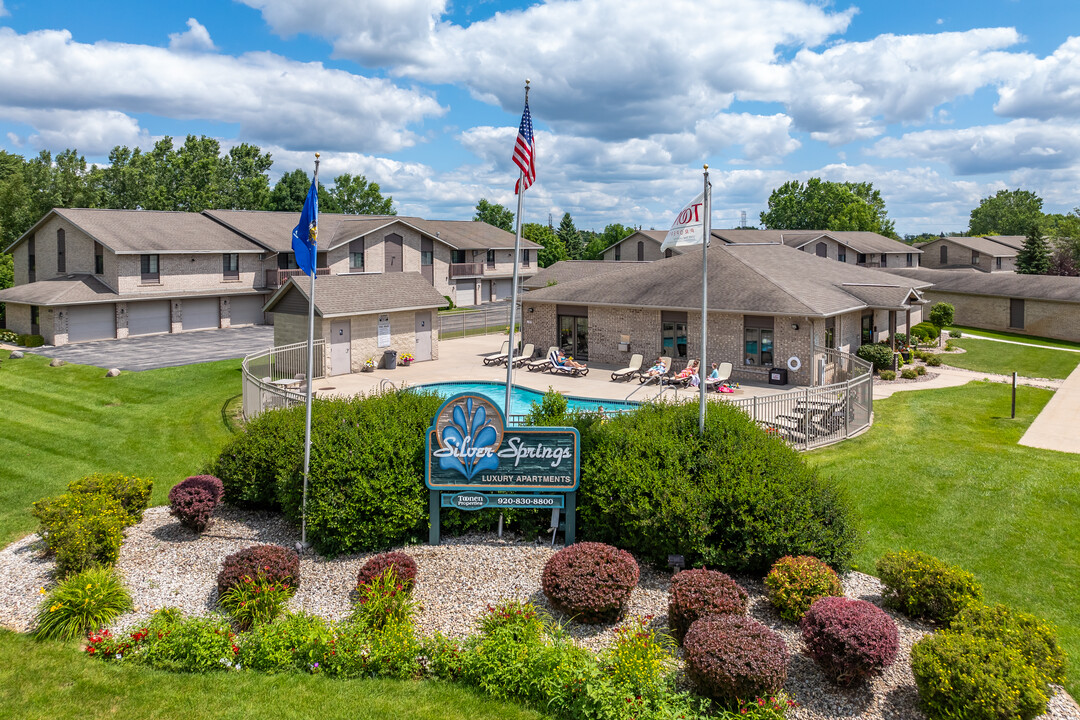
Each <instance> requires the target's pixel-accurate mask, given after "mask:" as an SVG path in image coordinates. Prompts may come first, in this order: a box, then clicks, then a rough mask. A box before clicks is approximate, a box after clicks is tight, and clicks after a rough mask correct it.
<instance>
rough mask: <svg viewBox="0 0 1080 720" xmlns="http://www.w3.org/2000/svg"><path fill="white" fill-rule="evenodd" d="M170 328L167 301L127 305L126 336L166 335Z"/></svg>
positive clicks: (170, 322)
mask: <svg viewBox="0 0 1080 720" xmlns="http://www.w3.org/2000/svg"><path fill="white" fill-rule="evenodd" d="M171 328H172V321H171V318H170V316H169V301H168V300H150V301H147V302H133V303H128V335H151V334H153V333H167V332H169V330H170V329H171Z"/></svg>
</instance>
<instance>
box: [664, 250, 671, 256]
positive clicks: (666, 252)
mask: <svg viewBox="0 0 1080 720" xmlns="http://www.w3.org/2000/svg"><path fill="white" fill-rule="evenodd" d="M664 257H665V258H669V257H671V248H668V249H667V250H665V251H664Z"/></svg>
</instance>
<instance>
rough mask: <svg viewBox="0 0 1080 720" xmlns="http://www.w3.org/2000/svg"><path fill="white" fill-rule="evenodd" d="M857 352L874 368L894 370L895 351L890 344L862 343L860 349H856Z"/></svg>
mask: <svg viewBox="0 0 1080 720" xmlns="http://www.w3.org/2000/svg"><path fill="white" fill-rule="evenodd" d="M855 354H856V355H857V356H858V357H860V358H862V359H863V360H865V361H866V362H868V363H870V364H871V365H873V366H874V369H875V370H877V371H878V372H881V371H882V370H892V366H893V351H892V348H890V347H889V346H888V345H881V344H879V343H867V344H866V345H860V346H859V349H858V350H856V351H855Z"/></svg>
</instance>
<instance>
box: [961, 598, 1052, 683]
mask: <svg viewBox="0 0 1080 720" xmlns="http://www.w3.org/2000/svg"><path fill="white" fill-rule="evenodd" d="M950 630H952V631H954V632H959V633H965V634H968V635H979V636H982V637H986V638H990V639H993V640H997V641H999V642H1001V643H1002V644H1003V645H1005V646H1006V647H1008V648H1011V649H1013V650H1015V651H1017V652H1018V653H1020V655H1021V656H1023V658H1024V661H1025V662H1027V663H1028V664H1030V665H1031V666H1032V667H1034V668H1035V671H1036V672H1037V673H1038V676H1039V679H1040V682H1042V683H1044V684H1046V683H1058V684H1061V683H1063V682H1065V652H1064V651H1063V650H1062V649H1061V646H1060V645H1058V641H1057V630H1055V629H1054V627H1053V626H1052V625H1050V624H1049V623H1047V622H1045V621H1043V620H1040V619H1039V618H1037V617H1035V616H1034V615H1029V614H1027V613H1025V612H1020V611H1019V610H1013V609H1012V608H1010V607H1008V606H1007V605H984V604H982V603H972V604H970V605H968V606H967V607H966V608H964V610H963V611H962V612H961V613H960V614H959V615H957V616H956V617H955V618H953V621H952V624H951V626H950ZM1044 691H1046V688H1044Z"/></svg>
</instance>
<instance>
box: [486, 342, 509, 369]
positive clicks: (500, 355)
mask: <svg viewBox="0 0 1080 720" xmlns="http://www.w3.org/2000/svg"><path fill="white" fill-rule="evenodd" d="M509 353H510V341H509V340H507V341H505V342H504V343H503V344H502V350H500V351H499V352H497V353H492V354H490V355H487V356H486V357H484V364H485V365H501V364H502V363H504V362H506V356H507V355H508V354H509Z"/></svg>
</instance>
